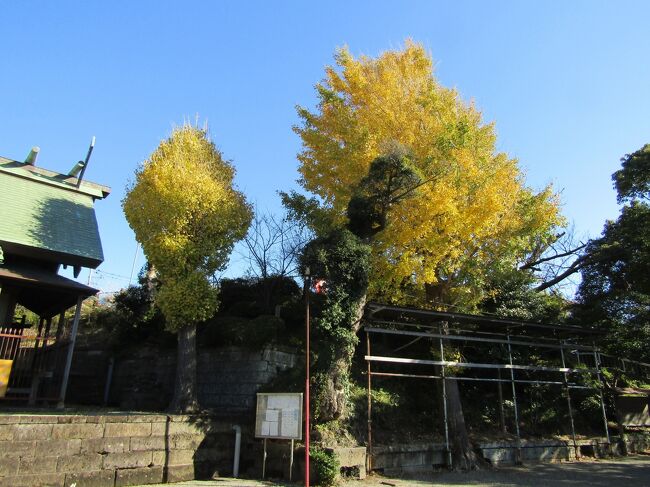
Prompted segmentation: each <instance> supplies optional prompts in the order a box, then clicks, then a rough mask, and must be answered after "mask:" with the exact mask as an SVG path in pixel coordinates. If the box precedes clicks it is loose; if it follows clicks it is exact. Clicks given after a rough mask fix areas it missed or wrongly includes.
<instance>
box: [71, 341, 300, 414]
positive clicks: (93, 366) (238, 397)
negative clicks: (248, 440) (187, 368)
mask: <svg viewBox="0 0 650 487" xmlns="http://www.w3.org/2000/svg"><path fill="white" fill-rule="evenodd" d="M110 359H111V356H110V354H109V353H108V352H106V351H97V350H75V353H74V356H73V363H72V371H71V377H70V385H69V387H68V395H67V398H66V402H67V403H69V404H89V405H90V404H92V405H101V404H102V401H103V394H104V388H105V386H106V382H107V378H108V375H109V374H108V369H109V363H110ZM295 364H296V354H295V351H294V350H292V349H286V348H278V347H267V348H264V349H263V350H250V349H246V348H241V347H224V348H219V349H204V350H200V351H199V353H198V371H199V374H198V377H197V379H198V383H197V393H198V399H199V403H200V404H201V407H203V408H214V409H217V410H218V411H219V412H220V413H221V414H224V415H231V416H232V415H236V414H246V413H250V412H252V411H254V409H255V393H256V392H257V391H258V390H259V388H260V387H261V386H263V385H264V384H266V383H268V382H269V381H270V380H272V379H273V378H274V377H275V376H276V375H277V374H278V373H279V372H281V371H283V370H286V369H288V368H291V367H294V366H295ZM175 371H176V352H175V351H169V350H168V351H160V350H157V349H149V348H143V349H140V350H138V351H137V353H133V354H132V355H130V356H129V357H125V358H115V362H114V368H113V373H112V380H111V384H110V388H109V392H110V394H109V405H112V406H117V407H119V408H120V409H123V410H130V411H162V410H165V408H167V406H168V405H169V402H170V400H171V397H172V393H173V389H174V376H175Z"/></svg>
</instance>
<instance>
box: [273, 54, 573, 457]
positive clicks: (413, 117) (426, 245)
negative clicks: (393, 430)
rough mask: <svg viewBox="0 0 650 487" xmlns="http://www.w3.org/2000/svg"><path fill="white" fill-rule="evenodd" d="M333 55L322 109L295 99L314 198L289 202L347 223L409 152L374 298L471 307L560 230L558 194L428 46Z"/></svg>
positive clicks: (460, 451) (375, 275) (451, 390)
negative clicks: (451, 82) (392, 159)
mask: <svg viewBox="0 0 650 487" xmlns="http://www.w3.org/2000/svg"><path fill="white" fill-rule="evenodd" d="M335 60H336V66H331V67H328V68H326V71H325V78H324V80H323V81H322V82H320V83H319V84H317V85H316V90H317V96H318V104H317V106H316V107H315V109H307V108H303V107H299V108H298V115H299V117H300V123H299V124H298V125H297V126H296V127H295V128H294V130H295V131H296V133H297V134H298V135H299V136H300V139H301V141H302V149H301V151H300V153H299V154H298V159H299V161H300V165H299V173H300V179H299V182H300V183H301V185H302V186H303V188H304V189H305V190H306V191H308V192H310V193H312V194H313V195H314V196H315V198H313V199H312V200H308V199H307V198H305V197H303V196H299V195H297V194H295V193H294V194H293V195H291V196H289V195H286V196H285V202H286V203H287V204H288V206H289V207H290V209H292V210H293V211H294V212H295V213H296V214H303V215H304V214H307V213H309V214H310V215H311V216H312V220H311V222H312V225H313V227H314V229H315V230H316V231H317V232H318V233H320V234H323V233H324V232H328V231H332V230H333V229H335V228H337V227H339V228H342V227H345V226H349V223H350V221H349V219H348V216H349V210H350V202H351V200H353V197H354V196H355V194H358V193H359V192H363V191H364V185H367V184H368V181H371V180H372V178H370V176H371V174H370V172H371V165H372V163H373V161H375V160H376V159H377V158H380V157H382V156H385V155H388V154H394V153H396V152H398V153H401V154H405V155H406V158H407V159H406V160H407V162H408V164H407V167H408V174H409V179H410V180H412V181H413V184H412V185H411V187H408V184H407V186H406V187H404V188H403V190H404V191H405V192H406V193H405V194H396V195H394V196H393V197H392V200H391V201H392V203H391V204H390V205H385V207H382V208H381V212H380V213H381V219H382V224H381V227H380V228H379V229H380V231H377V232H375V233H373V235H372V238H368V239H366V242H367V243H368V244H369V245H370V256H369V263H370V264H369V279H368V288H367V292H368V297H369V298H371V299H372V298H374V299H382V300H385V301H386V300H388V301H392V302H397V303H408V304H410V305H419V306H426V307H431V308H437V309H446V308H449V307H450V306H451V307H453V308H452V309H455V310H458V309H464V310H467V311H470V310H472V309H473V308H474V307H475V306H476V304H477V303H478V302H479V301H480V300H481V299H483V298H484V297H485V296H484V289H485V286H484V284H485V282H486V280H487V277H488V276H489V274H490V272H492V270H494V269H495V268H503V267H504V266H506V267H508V266H511V267H514V266H516V264H517V262H520V261H521V260H523V259H524V256H525V255H526V254H527V253H528V252H529V251H530V249H531V248H533V247H534V246H539V245H540V242H541V243H542V244H543V243H544V242H551V241H552V240H553V239H554V238H555V229H556V227H557V226H558V225H561V224H562V223H563V219H562V217H561V215H560V214H559V210H558V204H559V203H558V199H557V197H556V195H555V194H554V193H553V190H552V188H551V187H550V186H549V187H545V188H542V189H540V190H537V191H536V190H534V189H531V188H530V187H527V186H526V184H525V181H524V175H523V174H522V171H521V169H520V168H519V165H518V162H517V160H516V159H514V158H512V157H509V156H508V155H507V154H505V153H503V152H499V151H498V150H497V148H496V135H495V129H494V125H493V124H490V123H485V122H483V120H482V116H481V113H480V111H479V110H477V109H476V107H475V106H474V105H473V104H472V103H465V102H464V101H463V100H462V99H461V98H460V96H459V94H458V92H457V91H456V90H454V89H449V88H445V87H443V86H442V85H441V84H440V83H439V82H438V80H437V79H436V77H435V76H434V74H433V67H434V66H433V62H432V59H431V57H430V55H429V54H428V53H427V52H426V50H425V49H424V48H423V47H422V46H421V45H419V44H416V43H413V42H410V41H408V42H407V43H406V45H405V47H404V48H403V49H400V50H393V51H387V52H384V53H382V54H381V55H379V56H378V57H376V58H371V57H366V56H361V57H358V58H355V57H354V56H353V55H352V54H350V52H349V51H348V50H347V49H340V50H338V51H337V53H336V55H335ZM369 178H370V179H369ZM385 179H386V178H385V177H384V178H383V179H381V180H382V181H384V180H385ZM382 184H384V186H385V187H386V188H390V187H391V182H390V180H386V181H385V183H382ZM373 198H374V199H375V200H376V201H381V199H382V198H381V195H375V196H373ZM377 198H379V199H377ZM354 205H356V202H355V201H353V206H354ZM359 302H365V298H364V299H362V300H359ZM449 382H450V385H449V387H448V397H449V401H450V403H451V404H450V410H451V411H452V418H451V429H452V434H453V437H454V445H453V447H454V454H455V456H456V459H457V460H456V464H457V465H461V466H463V465H465V466H471V464H472V463H473V458H472V452H471V447H470V445H469V443H468V440H467V433H466V431H465V424H464V420H463V414H462V407H461V404H460V396H459V394H458V387H457V384H456V382H455V381H449Z"/></svg>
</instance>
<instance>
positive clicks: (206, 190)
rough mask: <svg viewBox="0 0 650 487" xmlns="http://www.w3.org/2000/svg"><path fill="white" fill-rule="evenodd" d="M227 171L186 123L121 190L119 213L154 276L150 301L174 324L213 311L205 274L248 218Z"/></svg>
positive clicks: (223, 258) (223, 260)
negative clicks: (154, 287)
mask: <svg viewBox="0 0 650 487" xmlns="http://www.w3.org/2000/svg"><path fill="white" fill-rule="evenodd" d="M234 175H235V170H234V168H233V167H232V165H231V164H230V163H229V162H228V161H224V160H223V158H222V156H221V153H220V152H219V151H218V150H217V148H216V147H215V145H214V143H213V142H212V141H211V140H210V139H209V137H208V135H207V134H206V132H205V131H204V130H201V129H199V128H196V127H193V126H191V125H188V124H186V125H183V126H182V127H180V128H177V129H175V130H174V131H173V132H172V135H171V136H170V137H169V138H168V139H166V140H164V141H162V142H161V143H160V145H159V146H158V148H157V149H156V150H155V151H154V152H153V153H152V154H151V156H150V157H149V159H147V160H146V161H145V162H144V164H143V165H142V167H141V168H140V169H138V170H137V171H136V175H135V176H136V179H135V183H134V184H132V185H131V186H130V187H129V188H127V195H126V197H125V198H124V200H123V201H122V206H123V209H124V213H125V215H126V219H127V221H128V222H129V225H130V226H131V228H132V229H133V231H134V232H135V235H136V239H137V240H138V242H140V244H141V245H142V249H143V251H144V253H145V255H146V257H147V260H148V261H149V262H150V263H151V264H152V265H153V266H154V268H155V269H156V271H157V273H158V278H159V280H160V282H161V288H160V290H159V292H158V293H157V295H156V302H157V304H158V306H159V307H160V308H161V310H162V311H163V314H164V315H165V318H166V320H167V323H168V325H169V326H170V327H171V328H173V329H177V328H179V327H182V326H184V325H187V324H191V323H194V322H196V321H200V320H203V319H206V318H209V317H210V316H211V315H212V314H213V313H214V311H215V310H216V306H217V295H216V288H215V287H214V286H213V285H212V283H211V279H212V278H213V276H214V274H215V272H217V271H218V270H219V269H222V268H223V267H224V266H225V265H226V264H227V262H228V258H229V255H230V252H231V251H232V247H233V245H234V244H235V242H236V241H237V240H240V239H241V238H243V237H244V235H245V234H246V231H247V229H248V225H249V223H250V221H251V217H252V211H251V208H250V206H249V205H248V204H247V203H246V200H245V198H244V196H243V195H242V194H241V193H240V192H238V191H236V190H235V189H234V187H233V178H234Z"/></svg>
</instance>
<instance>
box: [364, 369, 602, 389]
mask: <svg viewBox="0 0 650 487" xmlns="http://www.w3.org/2000/svg"><path fill="white" fill-rule="evenodd" d="M366 374H367V372H366ZM371 375H376V376H381V377H411V378H414V379H442V376H440V375H424V374H398V373H395V372H372V373H371ZM446 378H447V380H451V379H453V380H460V381H463V380H467V381H475V382H508V383H510V382H512V380H511V379H489V378H482V377H458V376H455V375H448V376H446ZM515 384H536V385H540V384H546V385H556V386H563V385H564V382H559V381H550V380H525V379H515ZM568 386H569V388H570V389H598V388H597V387H588V386H579V385H576V384H573V383H569V384H568Z"/></svg>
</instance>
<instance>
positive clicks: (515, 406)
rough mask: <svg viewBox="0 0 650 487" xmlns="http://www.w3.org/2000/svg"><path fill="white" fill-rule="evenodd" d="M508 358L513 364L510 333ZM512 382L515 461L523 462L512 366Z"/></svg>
mask: <svg viewBox="0 0 650 487" xmlns="http://www.w3.org/2000/svg"><path fill="white" fill-rule="evenodd" d="M508 359H509V360H510V365H511V366H512V365H513V363H512V347H511V346H510V335H508ZM510 384H511V385H512V403H513V405H514V413H515V433H516V434H517V455H516V458H515V463H517V464H520V463H521V435H520V432H519V411H518V406H517V390H516V389H515V371H514V369H513V368H512V367H511V368H510Z"/></svg>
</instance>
